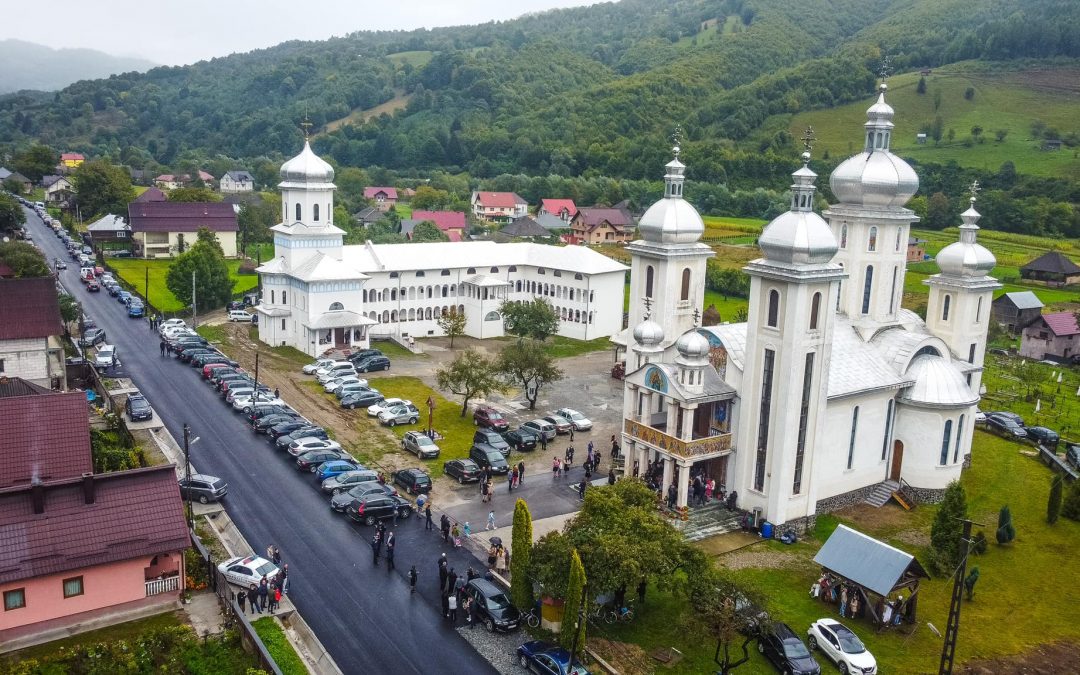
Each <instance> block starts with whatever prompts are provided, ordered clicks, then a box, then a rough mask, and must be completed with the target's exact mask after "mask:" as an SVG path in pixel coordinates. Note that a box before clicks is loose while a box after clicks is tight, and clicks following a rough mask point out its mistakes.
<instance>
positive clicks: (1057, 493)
mask: <svg viewBox="0 0 1080 675" xmlns="http://www.w3.org/2000/svg"><path fill="white" fill-rule="evenodd" d="M1063 482H1064V481H1062V479H1061V475H1060V474H1058V475H1055V476H1054V477H1053V478H1052V479H1051V480H1050V501H1049V502H1048V503H1047V504H1046V522H1048V523H1050V524H1051V525H1053V524H1054V523H1056V522H1057V519H1058V516H1059V515H1060V514H1061V493H1062V483H1063Z"/></svg>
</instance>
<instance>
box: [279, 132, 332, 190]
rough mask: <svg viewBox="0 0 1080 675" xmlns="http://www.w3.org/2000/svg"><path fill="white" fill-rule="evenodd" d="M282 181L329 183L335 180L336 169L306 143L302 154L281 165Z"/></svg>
mask: <svg viewBox="0 0 1080 675" xmlns="http://www.w3.org/2000/svg"><path fill="white" fill-rule="evenodd" d="M281 179H282V180H283V181H286V182H290V183H329V182H331V181H333V180H334V167H332V166H330V165H329V164H328V163H327V162H326V161H324V160H323V159H322V158H321V157H319V156H318V155H316V154H315V152H314V151H313V150H312V149H311V143H310V142H308V141H304V149H303V150H301V151H300V154H299V155H297V156H296V157H293V158H292V159H290V160H289V161H287V162H285V163H284V164H282V165H281Z"/></svg>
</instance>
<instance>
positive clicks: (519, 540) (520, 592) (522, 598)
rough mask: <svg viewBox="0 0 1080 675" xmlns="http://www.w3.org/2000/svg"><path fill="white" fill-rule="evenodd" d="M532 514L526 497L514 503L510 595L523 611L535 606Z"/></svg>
mask: <svg viewBox="0 0 1080 675" xmlns="http://www.w3.org/2000/svg"><path fill="white" fill-rule="evenodd" d="M532 538H533V535H532V514H530V513H529V506H528V504H526V503H525V500H524V499H519V500H517V504H515V505H514V530H513V534H512V535H511V541H512V542H513V549H512V553H513V557H512V558H510V580H511V586H510V597H511V599H512V600H513V601H514V605H516V606H517V608H518V609H520V610H521V611H523V612H527V611H529V610H530V609H532V607H533V588H532V587H533V584H532V576H531V575H530V574H529V565H530V562H531V558H532Z"/></svg>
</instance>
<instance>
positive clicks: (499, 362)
mask: <svg viewBox="0 0 1080 675" xmlns="http://www.w3.org/2000/svg"><path fill="white" fill-rule="evenodd" d="M495 370H496V371H497V372H498V373H499V375H500V376H501V377H502V378H503V379H504V380H505V381H506V383H507V384H509V385H518V386H521V387H522V389H524V391H525V398H526V400H528V401H529V410H535V409H536V399H537V398H538V397H539V396H540V390H541V389H542V388H543V386H544V385H545V384H549V383H551V382H557V381H559V380H561V379H562V376H563V372H562V370H560V369H559V367H558V366H556V365H555V359H554V358H553V357H552V356H551V355H550V354H548V352H547V350H546V349H544V345H543V344H541V343H539V342H536V341H534V340H518V341H517V342H513V343H511V344H508V345H506V346H505V347H503V349H502V351H501V352H499V356H498V357H497V358H496V359H495Z"/></svg>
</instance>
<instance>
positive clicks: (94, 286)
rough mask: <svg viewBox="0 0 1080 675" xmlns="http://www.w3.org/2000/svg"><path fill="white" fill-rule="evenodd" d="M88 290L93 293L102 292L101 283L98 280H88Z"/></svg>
mask: <svg viewBox="0 0 1080 675" xmlns="http://www.w3.org/2000/svg"><path fill="white" fill-rule="evenodd" d="M86 290H88V291H90V292H91V293H100V292H101V284H99V283H98V282H96V281H88V282H86Z"/></svg>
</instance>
